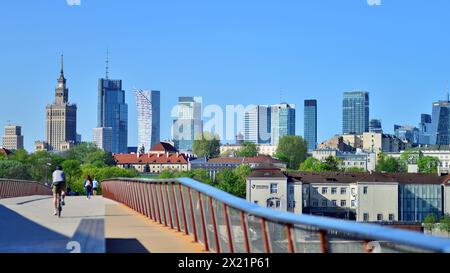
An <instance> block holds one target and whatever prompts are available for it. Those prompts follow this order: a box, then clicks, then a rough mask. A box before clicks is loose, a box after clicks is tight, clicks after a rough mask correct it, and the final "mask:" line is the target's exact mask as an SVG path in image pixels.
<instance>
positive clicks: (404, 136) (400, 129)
mask: <svg viewBox="0 0 450 273" xmlns="http://www.w3.org/2000/svg"><path fill="white" fill-rule="evenodd" d="M394 132H395V133H394V134H395V136H396V137H398V138H399V139H401V140H403V141H407V142H409V143H411V144H418V143H419V134H420V131H419V129H418V128H417V127H414V126H411V125H394Z"/></svg>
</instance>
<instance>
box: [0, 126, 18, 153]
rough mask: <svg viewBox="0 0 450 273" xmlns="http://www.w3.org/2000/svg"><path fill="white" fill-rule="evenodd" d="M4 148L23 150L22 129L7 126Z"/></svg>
mask: <svg viewBox="0 0 450 273" xmlns="http://www.w3.org/2000/svg"><path fill="white" fill-rule="evenodd" d="M3 148H6V149H8V150H19V149H23V136H22V127H20V126H16V125H11V124H10V125H7V126H5V133H4V135H3Z"/></svg>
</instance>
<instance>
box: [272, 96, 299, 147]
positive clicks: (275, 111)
mask: <svg viewBox="0 0 450 273" xmlns="http://www.w3.org/2000/svg"><path fill="white" fill-rule="evenodd" d="M270 109H271V112H272V113H271V144H272V145H278V142H279V141H280V138H282V137H284V136H294V135H295V105H294V104H287V103H281V104H277V105H272V106H271V107H270Z"/></svg>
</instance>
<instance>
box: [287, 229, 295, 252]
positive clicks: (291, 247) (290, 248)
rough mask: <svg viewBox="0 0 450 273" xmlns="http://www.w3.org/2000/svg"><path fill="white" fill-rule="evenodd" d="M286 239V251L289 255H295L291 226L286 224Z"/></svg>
mask: <svg viewBox="0 0 450 273" xmlns="http://www.w3.org/2000/svg"><path fill="white" fill-rule="evenodd" d="M286 238H287V241H288V251H289V253H295V247H294V241H293V240H294V238H293V237H292V225H291V224H286Z"/></svg>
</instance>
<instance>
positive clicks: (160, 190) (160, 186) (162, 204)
mask: <svg viewBox="0 0 450 273" xmlns="http://www.w3.org/2000/svg"><path fill="white" fill-rule="evenodd" d="M158 185H159V187H158V188H159V196H160V197H161V206H162V208H163V216H164V225H165V226H166V227H167V226H169V224H168V223H167V217H166V202H164V196H163V193H162V192H163V190H162V184H158Z"/></svg>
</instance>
